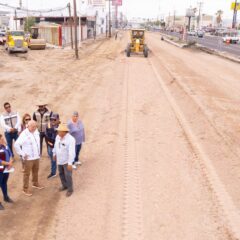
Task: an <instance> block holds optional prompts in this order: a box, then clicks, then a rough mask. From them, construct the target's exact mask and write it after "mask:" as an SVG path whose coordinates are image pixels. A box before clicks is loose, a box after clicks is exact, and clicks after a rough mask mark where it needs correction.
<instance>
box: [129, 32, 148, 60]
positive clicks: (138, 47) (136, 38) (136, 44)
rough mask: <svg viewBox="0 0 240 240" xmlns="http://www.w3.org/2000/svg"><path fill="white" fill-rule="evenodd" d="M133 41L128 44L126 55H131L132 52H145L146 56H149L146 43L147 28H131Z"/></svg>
mask: <svg viewBox="0 0 240 240" xmlns="http://www.w3.org/2000/svg"><path fill="white" fill-rule="evenodd" d="M130 35H131V43H129V44H128V45H127V48H126V55H127V57H130V56H131V54H132V53H135V54H138V53H143V55H144V57H146V58H147V57H148V52H149V49H148V47H147V45H146V44H145V29H131V30H130Z"/></svg>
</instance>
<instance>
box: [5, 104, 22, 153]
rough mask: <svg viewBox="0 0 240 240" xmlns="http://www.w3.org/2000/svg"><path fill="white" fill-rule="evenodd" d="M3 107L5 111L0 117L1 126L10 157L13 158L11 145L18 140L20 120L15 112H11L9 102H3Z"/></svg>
mask: <svg viewBox="0 0 240 240" xmlns="http://www.w3.org/2000/svg"><path fill="white" fill-rule="evenodd" d="M3 106H4V110H5V111H4V112H3V113H2V115H1V125H2V128H3V129H4V132H5V138H6V140H7V145H8V147H9V148H10V150H11V152H12V155H13V157H14V154H13V149H12V144H13V140H14V141H16V140H17V138H18V133H19V130H20V125H21V119H20V116H19V114H18V113H17V112H15V111H12V108H11V105H10V103H9V102H5V103H4V104H3Z"/></svg>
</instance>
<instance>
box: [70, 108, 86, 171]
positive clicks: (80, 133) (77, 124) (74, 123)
mask: <svg viewBox="0 0 240 240" xmlns="http://www.w3.org/2000/svg"><path fill="white" fill-rule="evenodd" d="M68 128H69V133H70V134H71V135H72V136H73V137H74V138H75V141H76V146H75V149H76V156H75V159H74V163H73V168H74V169H76V168H77V165H81V164H82V162H81V161H80V160H79V155H80V151H81V148H82V144H83V142H85V131H84V126H83V123H82V121H81V120H80V119H79V114H78V112H76V111H75V112H73V114H72V119H71V120H69V121H68Z"/></svg>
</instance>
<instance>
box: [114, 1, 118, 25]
mask: <svg viewBox="0 0 240 240" xmlns="http://www.w3.org/2000/svg"><path fill="white" fill-rule="evenodd" d="M114 1H115V27H116V29H117V28H118V3H117V0H114Z"/></svg>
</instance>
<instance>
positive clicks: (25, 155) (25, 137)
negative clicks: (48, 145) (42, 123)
mask: <svg viewBox="0 0 240 240" xmlns="http://www.w3.org/2000/svg"><path fill="white" fill-rule="evenodd" d="M14 147H15V150H16V152H17V154H18V155H20V156H21V157H22V159H23V160H24V161H25V171H24V177H23V193H24V194H25V195H26V196H32V192H31V191H30V189H29V177H30V173H31V172H32V182H33V185H32V187H34V188H37V189H43V188H44V187H43V186H41V185H40V184H39V182H38V170H39V160H40V136H39V132H38V130H37V123H36V122H35V121H33V120H32V121H29V123H28V127H27V128H26V129H25V130H24V131H23V132H22V133H21V134H20V136H19V137H18V139H17V141H16V142H15V144H14Z"/></svg>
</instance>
